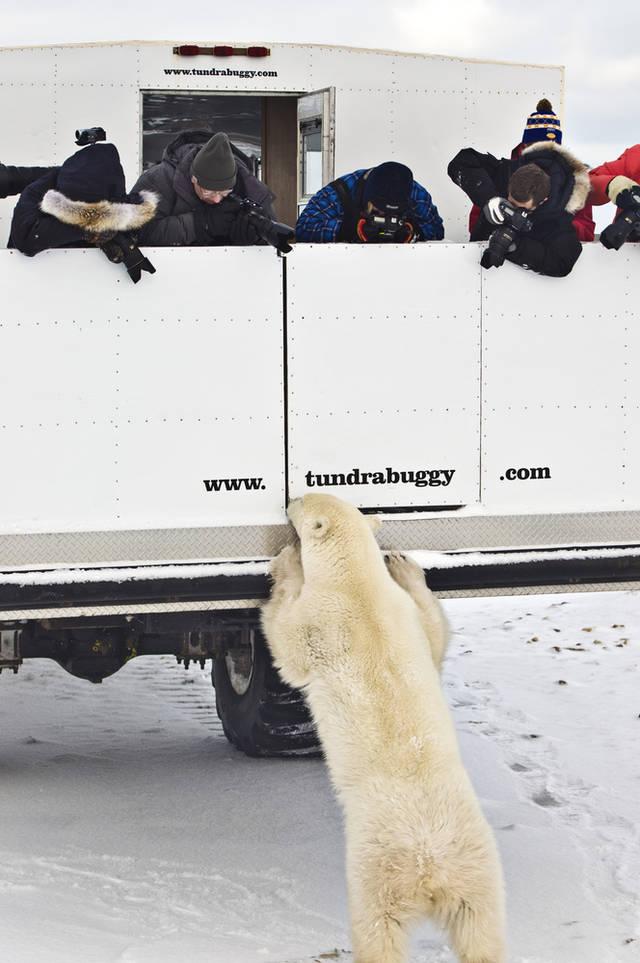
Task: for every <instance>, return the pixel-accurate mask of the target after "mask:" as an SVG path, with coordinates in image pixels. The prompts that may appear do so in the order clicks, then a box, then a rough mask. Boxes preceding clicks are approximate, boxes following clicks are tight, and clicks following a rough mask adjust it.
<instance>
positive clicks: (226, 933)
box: [0, 593, 640, 963]
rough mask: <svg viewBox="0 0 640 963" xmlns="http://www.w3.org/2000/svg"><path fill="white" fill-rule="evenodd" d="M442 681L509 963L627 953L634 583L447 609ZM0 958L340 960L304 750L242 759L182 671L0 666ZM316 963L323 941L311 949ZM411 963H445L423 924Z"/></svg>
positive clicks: (339, 933)
mask: <svg viewBox="0 0 640 963" xmlns="http://www.w3.org/2000/svg"><path fill="white" fill-rule="evenodd" d="M447 610H448V613H449V616H450V618H451V621H452V625H453V628H454V630H455V635H454V639H453V642H452V645H451V649H450V654H449V657H448V659H447V662H446V667H445V672H444V684H445V686H446V693H447V696H448V699H449V702H450V705H451V707H452V710H453V713H454V716H455V721H456V725H457V729H458V733H459V738H460V742H461V746H462V751H463V755H464V758H465V761H466V765H467V767H468V769H469V772H470V774H471V778H472V780H473V782H474V785H475V787H476V790H477V792H478V794H479V796H480V798H481V800H482V803H483V807H484V810H485V812H486V814H487V817H488V819H489V821H490V822H491V825H492V826H493V827H494V830H495V833H496V836H497V839H498V844H499V846H500V850H501V853H502V858H503V862H504V869H505V876H506V882H507V894H508V912H509V937H510V956H509V960H510V963H632V961H633V963H637V961H639V960H640V896H639V894H638V889H639V881H640V750H639V748H638V747H639V736H640V682H639V678H640V677H639V669H640V595H638V594H633V593H614V594H606V593H602V594H593V595H571V596H557V595H556V596H538V597H531V598H527V597H514V598H506V599H493V598H492V599H465V600H459V601H451V602H448V603H447ZM0 725H1V731H2V736H1V738H0V818H1V825H2V837H1V841H0V919H1V920H2V929H1V931H0V958H1V960H2V963H205V961H206V963H283V961H287V963H289V961H291V963H294V961H295V963H297V961H302V960H304V961H307V960H308V961H311V960H344V961H347V960H350V959H351V957H350V954H348V952H347V950H348V947H349V936H348V929H347V920H346V912H345V883H344V875H343V864H342V837H341V824H340V816H339V813H338V810H337V808H336V805H335V803H334V801H333V798H332V794H331V791H330V788H329V785H328V781H327V775H326V771H325V769H324V766H323V763H322V762H321V761H319V760H292V761H287V762H284V761H283V762H280V761H268V760H266V761H261V760H250V759H247V758H245V757H244V756H242V755H241V754H239V753H237V752H235V751H234V750H233V749H231V748H230V747H229V746H228V745H227V743H226V741H225V740H224V737H223V736H222V733H221V731H220V728H219V726H218V723H217V720H216V717H215V710H214V708H213V695H212V691H211V687H210V682H209V677H208V674H207V673H206V672H202V671H201V670H200V669H198V668H192V669H190V670H189V671H188V672H186V673H185V671H184V670H183V669H182V668H180V667H178V666H177V665H175V663H174V662H172V660H171V659H168V658H149V659H146V660H145V659H138V660H136V661H134V662H133V663H131V664H130V665H128V666H127V667H126V668H125V669H123V670H122V671H121V672H119V673H118V674H117V675H115V676H114V677H112V678H111V679H108V680H106V681H105V682H104V683H103V684H102V685H101V686H91V685H90V684H89V683H86V682H82V681H80V680H78V679H74V678H72V677H71V676H69V675H67V674H66V673H65V672H64V671H63V670H62V669H60V668H59V667H58V666H56V665H54V664H53V663H49V662H46V661H42V662H33V663H30V664H28V665H27V667H26V668H23V669H22V670H21V672H20V674H19V675H18V676H17V677H13V676H9V675H7V673H3V675H2V677H1V678H0ZM322 954H326V956H323V955H322ZM412 960H413V961H415V963H418V961H419V963H453V961H454V957H453V955H452V954H451V953H450V951H449V950H448V949H447V947H446V944H445V942H444V940H443V939H442V938H441V936H440V935H439V934H438V933H436V932H435V931H433V930H431V929H430V928H428V927H423V928H421V929H420V930H419V931H418V932H417V933H416V939H415V946H414V953H413V956H412Z"/></svg>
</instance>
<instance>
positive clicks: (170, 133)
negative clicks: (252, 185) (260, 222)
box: [142, 89, 333, 225]
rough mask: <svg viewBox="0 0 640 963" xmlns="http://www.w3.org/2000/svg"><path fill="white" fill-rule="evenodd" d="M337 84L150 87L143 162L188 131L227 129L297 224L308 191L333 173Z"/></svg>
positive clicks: (282, 214)
mask: <svg viewBox="0 0 640 963" xmlns="http://www.w3.org/2000/svg"><path fill="white" fill-rule="evenodd" d="M332 91H333V89H331V90H325V91H316V92H314V93H312V94H300V93H291V94H272V95H269V96H263V95H261V94H258V93H256V94H244V93H243V94H229V93H219V92H217V91H202V90H200V91H163V90H147V91H143V92H142V168H143V170H144V169H146V168H147V167H150V166H151V165H153V164H157V163H158V162H159V161H160V160H161V159H162V154H163V152H164V150H165V148H166V147H167V145H168V144H169V143H171V141H172V140H173V139H174V137H176V136H177V135H178V134H179V133H181V132H182V131H185V130H205V131H211V133H212V134H215V133H216V131H220V130H222V131H225V133H227V134H228V135H229V139H230V140H231V141H232V142H233V143H234V144H235V145H236V147H238V148H239V149H240V150H241V151H242V152H243V153H244V154H245V155H246V157H247V160H248V165H249V167H250V169H251V171H252V173H253V174H255V176H256V177H259V178H260V179H261V180H263V181H264V182H265V183H266V184H268V185H269V187H270V188H271V190H272V191H273V193H274V194H275V195H276V201H275V204H274V208H275V212H276V217H277V218H278V219H279V220H281V221H284V222H285V223H287V224H291V225H294V224H295V222H296V220H297V216H298V211H299V209H300V207H301V206H304V204H305V203H306V201H307V200H308V198H309V196H311V194H313V193H315V191H316V190H319V188H320V187H321V186H322V185H323V184H326V183H328V181H329V180H331V179H332V178H333V92H332Z"/></svg>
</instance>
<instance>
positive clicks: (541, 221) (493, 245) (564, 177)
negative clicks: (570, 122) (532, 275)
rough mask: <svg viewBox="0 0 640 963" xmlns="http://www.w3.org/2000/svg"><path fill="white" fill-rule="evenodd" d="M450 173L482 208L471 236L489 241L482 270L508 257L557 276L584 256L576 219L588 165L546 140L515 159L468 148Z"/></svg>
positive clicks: (584, 192)
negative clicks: (576, 227)
mask: <svg viewBox="0 0 640 963" xmlns="http://www.w3.org/2000/svg"><path fill="white" fill-rule="evenodd" d="M447 172H448V174H449V177H450V178H451V179H452V180H453V181H454V182H455V183H456V184H457V185H458V186H459V187H461V188H462V190H463V191H464V192H465V194H466V195H467V196H468V197H469V199H470V200H471V201H473V203H474V204H477V205H478V207H480V208H481V209H482V216H481V217H480V218H479V220H478V221H477V223H476V225H475V227H474V228H473V230H472V231H471V236H470V240H472V241H485V240H488V241H489V245H488V247H487V249H486V250H485V251H484V252H483V254H482V258H481V261H480V263H481V264H482V267H484V268H490V267H500V266H501V265H502V264H503V263H504V261H505V259H506V260H508V261H512V262H513V263H514V264H519V265H520V266H521V267H523V268H526V269H528V270H531V271H536V272H537V273H538V274H546V275H549V276H551V277H565V276H566V275H567V274H569V273H570V272H571V270H572V268H573V266H574V264H575V263H576V261H577V260H578V258H579V257H580V254H581V253H582V245H581V244H580V241H579V240H578V235H577V232H576V229H575V227H574V225H573V218H574V216H575V214H576V213H577V212H578V211H580V210H581V209H582V208H583V207H584V205H585V202H586V200H587V196H588V193H589V174H588V168H587V166H586V164H583V163H582V162H581V161H579V160H578V159H577V158H576V157H574V156H573V154H570V153H569V151H568V150H566V149H565V148H564V147H561V146H560V145H559V144H557V143H554V142H549V143H546V142H544V143H533V144H532V145H531V146H530V147H527V148H525V149H524V150H523V151H522V153H521V154H520V156H519V157H517V158H515V159H511V158H505V157H503V158H501V159H498V158H497V157H494V156H493V154H482V153H480V152H479V151H477V150H473V149H472V148H465V149H464V150H461V151H460V152H459V153H458V154H456V156H455V157H454V158H453V160H452V161H451V163H450V164H449V167H448V168H447Z"/></svg>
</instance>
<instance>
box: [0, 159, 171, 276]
mask: <svg viewBox="0 0 640 963" xmlns="http://www.w3.org/2000/svg"><path fill="white" fill-rule="evenodd" d="M15 170H16V171H17V173H16V175H15V176H14V178H13V181H14V183H13V185H12V186H13V187H14V188H17V189H21V194H20V198H19V200H18V203H17V204H16V206H15V208H14V211H13V218H12V221H11V233H10V235H9V242H8V245H7V246H8V247H10V248H17V249H18V250H19V251H21V252H22V253H23V254H26V255H28V256H29V257H33V255H34V254H38V253H39V252H40V251H45V250H47V249H49V248H58V247H102V246H103V245H104V244H105V243H106V242H108V241H111V240H112V239H113V237H114V236H115V235H118V234H120V233H122V234H127V235H130V234H131V232H134V231H139V229H140V228H141V227H142V226H143V225H144V224H146V223H147V222H148V221H150V220H151V219H152V218H153V216H154V214H155V210H156V204H157V199H156V197H155V195H154V194H153V193H150V192H145V191H143V192H141V193H139V194H138V193H135V192H134V193H131V194H127V192H126V186H125V177H124V171H123V170H122V166H121V164H120V157H119V155H118V151H117V149H116V148H115V147H114V145H113V144H90V145H89V146H88V147H83V148H82V149H81V150H79V151H76V153H75V154H72V156H71V157H68V158H67V160H66V161H65V162H64V163H63V164H62V166H61V167H49V168H43V169H42V170H44V174H43V175H42V176H38V177H36V179H35V180H31V181H30V182H29V178H30V177H31V176H32V174H33V173H34V172H36V171H38V170H40V169H39V168H26V167H20V168H16V169H15ZM29 172H31V173H29ZM15 192H17V191H14V193H15Z"/></svg>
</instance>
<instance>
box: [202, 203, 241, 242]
mask: <svg viewBox="0 0 640 963" xmlns="http://www.w3.org/2000/svg"><path fill="white" fill-rule="evenodd" d="M237 216H238V205H237V204H236V203H235V202H234V201H231V200H230V199H229V198H228V197H226V198H225V199H224V200H223V201H220V203H219V204H207V205H206V210H205V211H204V226H205V231H206V234H207V236H208V238H209V241H208V243H209V244H212V243H216V242H217V243H218V244H228V243H229V240H230V238H231V231H232V230H233V225H234V222H235V220H236V217H237ZM205 243H207V242H205Z"/></svg>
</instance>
